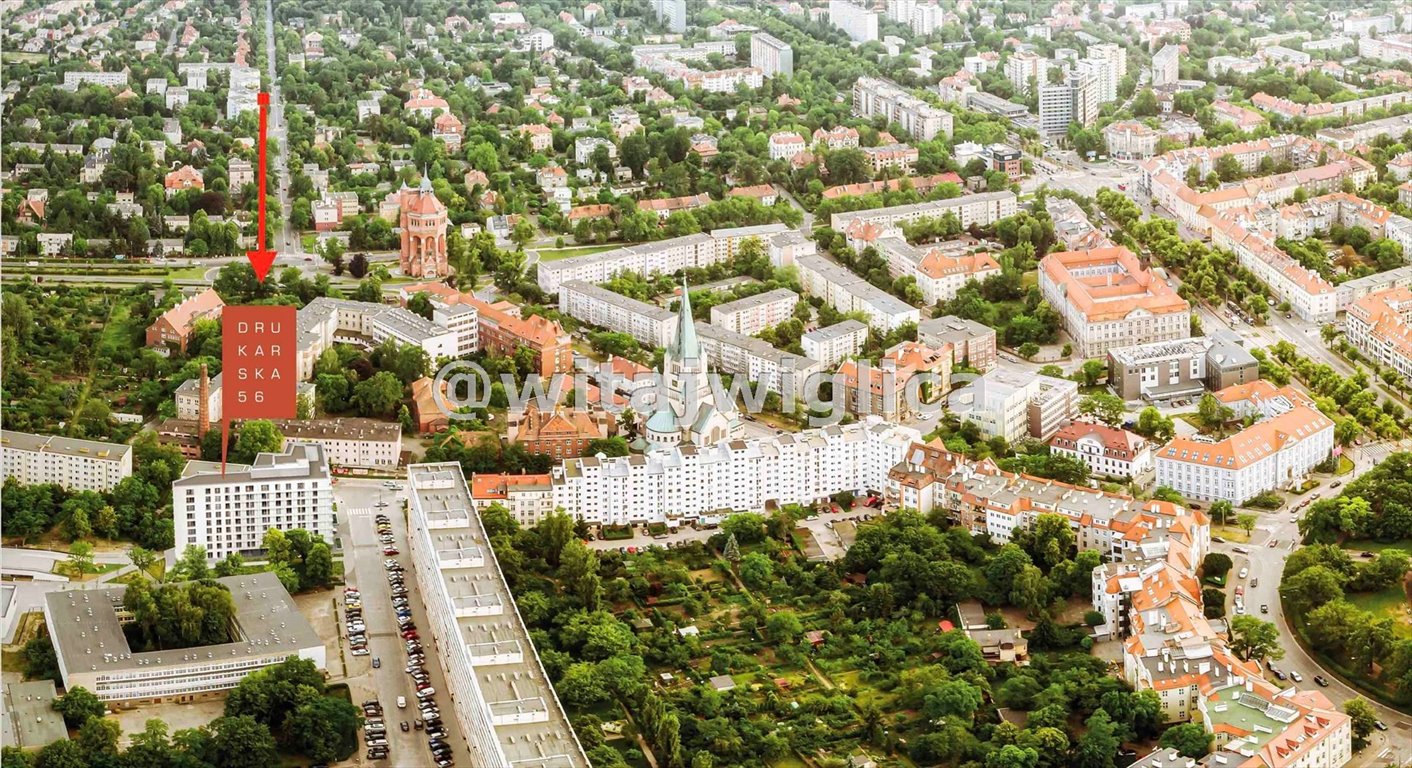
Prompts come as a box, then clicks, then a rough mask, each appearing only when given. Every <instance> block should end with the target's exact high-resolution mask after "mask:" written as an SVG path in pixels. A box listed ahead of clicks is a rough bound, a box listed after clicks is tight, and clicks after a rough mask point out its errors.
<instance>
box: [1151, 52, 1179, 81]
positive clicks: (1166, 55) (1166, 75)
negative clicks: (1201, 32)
mask: <svg viewBox="0 0 1412 768" xmlns="http://www.w3.org/2000/svg"><path fill="white" fill-rule="evenodd" d="M1180 57H1181V49H1180V48H1178V47H1177V46H1175V45H1172V44H1171V43H1168V44H1166V45H1165V46H1163V47H1162V50H1160V51H1158V52H1157V53H1156V54H1154V55H1153V56H1152V87H1154V88H1161V87H1163V86H1167V85H1176V84H1177V78H1178V77H1179V75H1178V73H1177V65H1178V63H1179V60H1180Z"/></svg>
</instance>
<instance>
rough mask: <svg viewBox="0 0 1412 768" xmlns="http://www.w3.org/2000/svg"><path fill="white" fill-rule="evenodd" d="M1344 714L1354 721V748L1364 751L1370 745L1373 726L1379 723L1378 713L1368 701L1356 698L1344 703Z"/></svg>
mask: <svg viewBox="0 0 1412 768" xmlns="http://www.w3.org/2000/svg"><path fill="white" fill-rule="evenodd" d="M1343 713H1344V714H1345V715H1348V717H1349V718H1350V719H1351V720H1352V721H1353V741H1354V747H1356V748H1358V749H1362V748H1363V746H1364V745H1366V744H1367V743H1368V734H1370V733H1372V732H1373V728H1374V727H1375V726H1374V725H1373V724H1374V723H1376V722H1378V712H1377V710H1375V709H1373V705H1372V704H1369V703H1368V700H1367V699H1364V698H1362V697H1355V698H1352V699H1349V700H1348V701H1345V702H1344V703H1343Z"/></svg>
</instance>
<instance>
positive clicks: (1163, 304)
mask: <svg viewBox="0 0 1412 768" xmlns="http://www.w3.org/2000/svg"><path fill="white" fill-rule="evenodd" d="M1039 284H1040V291H1041V292H1042V293H1043V295H1044V298H1045V300H1046V301H1048V302H1049V305H1050V306H1051V307H1053V308H1054V309H1055V311H1057V312H1059V314H1060V315H1061V316H1063V318H1064V328H1065V330H1067V331H1068V333H1069V335H1070V336H1071V337H1072V338H1073V339H1074V347H1075V350H1076V352H1077V353H1078V355H1079V356H1080V357H1102V356H1104V355H1106V354H1108V350H1109V349H1112V348H1114V347H1120V346H1131V345H1133V344H1147V343H1151V342H1157V341H1172V340H1176V339H1185V338H1187V337H1188V336H1190V335H1191V305H1190V304H1188V303H1187V301H1186V299H1183V298H1182V297H1180V296H1178V295H1177V292H1176V291H1174V290H1172V287H1171V286H1169V285H1167V283H1166V281H1164V280H1162V279H1161V278H1158V277H1157V276H1155V275H1153V274H1152V272H1150V271H1148V270H1147V269H1145V268H1144V267H1143V266H1142V263H1141V262H1139V261H1138V259H1137V257H1136V256H1134V255H1133V253H1132V251H1129V250H1128V249H1127V248H1123V247H1121V246H1115V247H1112V248H1097V249H1093V250H1088V251H1064V252H1060V253H1051V254H1049V255H1047V256H1045V257H1044V258H1043V259H1042V260H1041V261H1040V267H1039Z"/></svg>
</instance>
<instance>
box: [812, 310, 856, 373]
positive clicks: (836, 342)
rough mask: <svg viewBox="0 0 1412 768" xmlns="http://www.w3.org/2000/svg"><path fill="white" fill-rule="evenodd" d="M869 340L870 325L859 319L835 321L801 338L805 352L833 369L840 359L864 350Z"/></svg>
mask: <svg viewBox="0 0 1412 768" xmlns="http://www.w3.org/2000/svg"><path fill="white" fill-rule="evenodd" d="M867 341H868V326H866V325H864V324H863V323H860V322H858V321H857V320H844V321H843V322H841V323H834V324H833V325H830V326H828V327H826V328H819V329H816V330H813V331H809V332H808V333H806V334H804V335H803V336H801V337H800V338H799V344H800V346H802V347H803V348H804V354H805V355H806V356H807V357H811V358H813V359H815V360H818V361H819V364H820V365H821V366H823V367H824V368H825V369H826V370H833V368H834V366H836V365H838V364H839V362H840V361H842V360H844V359H846V358H849V357H853V356H855V355H857V354H858V353H860V352H862V351H863V344H864V343H866V342H867Z"/></svg>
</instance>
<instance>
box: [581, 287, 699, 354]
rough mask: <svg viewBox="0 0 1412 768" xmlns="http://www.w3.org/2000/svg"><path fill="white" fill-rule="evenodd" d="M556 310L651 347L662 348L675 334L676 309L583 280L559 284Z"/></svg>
mask: <svg viewBox="0 0 1412 768" xmlns="http://www.w3.org/2000/svg"><path fill="white" fill-rule="evenodd" d="M559 311H560V312H562V313H564V314H566V315H568V316H569V317H572V318H574V319H576V320H581V321H583V322H585V323H588V324H589V325H595V326H598V327H599V328H605V329H607V330H610V331H613V332H615V333H626V334H627V335H629V336H631V337H633V338H634V339H636V340H637V342H638V343H639V344H643V345H645V346H647V347H651V348H665V347H666V346H667V345H668V344H669V343H671V340H672V339H673V338H674V337H675V334H676V321H677V316H676V314H675V313H673V312H669V311H667V310H665V309H662V308H661V307H658V306H656V305H654V304H648V303H646V302H642V301H638V300H637V299H632V298H629V297H627V296H624V295H622V294H619V293H614V292H612V291H610V290H608V289H607V288H600V287H598V286H597V285H594V284H593V283H587V282H584V281H582V280H570V281H568V282H566V283H564V284H563V285H561V286H560V287H559Z"/></svg>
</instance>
